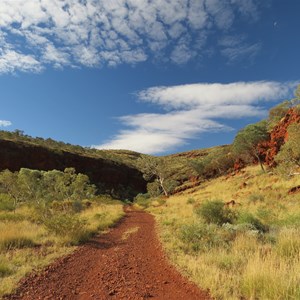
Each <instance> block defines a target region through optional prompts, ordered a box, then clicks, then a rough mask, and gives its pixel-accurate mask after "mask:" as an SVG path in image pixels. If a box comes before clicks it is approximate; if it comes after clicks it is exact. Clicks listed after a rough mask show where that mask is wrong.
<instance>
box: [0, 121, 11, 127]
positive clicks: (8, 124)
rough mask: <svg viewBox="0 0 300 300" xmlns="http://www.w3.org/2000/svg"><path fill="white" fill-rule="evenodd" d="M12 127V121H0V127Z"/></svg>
mask: <svg viewBox="0 0 300 300" xmlns="http://www.w3.org/2000/svg"><path fill="white" fill-rule="evenodd" d="M11 125H12V123H11V122H10V121H5V120H0V127H8V126H11Z"/></svg>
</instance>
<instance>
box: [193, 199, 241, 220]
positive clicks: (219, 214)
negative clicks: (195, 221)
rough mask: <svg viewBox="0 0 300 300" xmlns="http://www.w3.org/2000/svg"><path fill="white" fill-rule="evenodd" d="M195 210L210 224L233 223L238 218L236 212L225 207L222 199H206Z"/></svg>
mask: <svg viewBox="0 0 300 300" xmlns="http://www.w3.org/2000/svg"><path fill="white" fill-rule="evenodd" d="M195 212H196V214H197V215H199V216H200V217H201V218H203V220H204V221H205V222H206V223H209V224H210V223H213V224H217V225H222V224H224V223H233V222H234V220H235V219H236V213H235V212H234V211H233V210H231V209H230V208H228V207H225V206H224V203H223V201H220V200H213V201H206V202H204V203H203V204H202V205H201V206H200V207H198V208H196V209H195Z"/></svg>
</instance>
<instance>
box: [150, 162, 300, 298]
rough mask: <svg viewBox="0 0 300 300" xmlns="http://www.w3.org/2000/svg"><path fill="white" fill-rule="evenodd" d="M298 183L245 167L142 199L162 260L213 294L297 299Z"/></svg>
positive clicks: (299, 249)
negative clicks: (187, 187) (162, 197)
mask: <svg viewBox="0 0 300 300" xmlns="http://www.w3.org/2000/svg"><path fill="white" fill-rule="evenodd" d="M299 185H300V177H297V176H295V177H292V178H291V179H290V180H288V181H287V180H285V179H284V178H282V177H280V176H279V175H276V174H273V175H270V174H268V173H264V172H261V171H259V167H258V166H253V167H247V168H246V169H245V170H244V171H242V172H240V173H239V174H237V175H235V176H232V177H227V176H222V177H219V178H216V179H213V180H210V181H206V182H205V183H202V184H201V186H200V187H199V188H197V189H195V190H194V191H193V192H191V191H185V192H183V193H181V194H178V195H174V196H171V197H170V198H168V199H167V201H166V203H165V204H163V203H161V204H160V205H159V203H158V200H157V199H152V200H149V204H148V206H149V207H150V208H149V210H150V211H151V212H152V213H153V214H154V215H155V217H156V220H157V222H158V224H159V230H160V235H161V239H162V241H163V245H164V246H165V248H166V249H167V251H168V254H169V257H170V259H171V260H172V261H173V262H174V263H175V264H176V265H177V266H178V267H179V268H180V269H181V270H182V271H183V272H184V273H186V274H187V275H189V276H190V277H191V279H192V280H193V281H195V282H196V283H198V284H199V286H200V287H201V288H208V289H209V290H210V292H211V294H212V296H213V297H215V298H216V299H299V298H300V287H299V280H300V273H299V269H300V256H299V255H300V242H299V234H300V229H299V228H300V207H299V201H300V198H299V195H300V194H299V193H298V194H297V193H295V194H291V193H288V191H289V190H290V189H291V188H292V187H295V186H299ZM232 200H233V201H232Z"/></svg>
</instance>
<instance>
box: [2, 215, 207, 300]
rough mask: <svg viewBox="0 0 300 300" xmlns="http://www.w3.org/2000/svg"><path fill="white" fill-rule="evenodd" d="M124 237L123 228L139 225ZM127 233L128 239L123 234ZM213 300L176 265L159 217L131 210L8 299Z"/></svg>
mask: <svg viewBox="0 0 300 300" xmlns="http://www.w3.org/2000/svg"><path fill="white" fill-rule="evenodd" d="M137 227H138V230H137V231H135V232H132V233H131V234H128V236H127V239H124V232H126V231H128V230H130V229H132V228H137ZM122 237H123V238H122ZM147 298H153V299H161V300H167V299H170V300H177V299H178V300H179V299H182V300H194V299H195V300H196V299H197V300H201V299H210V297H209V296H208V293H207V292H204V291H201V290H199V288H198V287H197V286H196V285H195V284H193V283H191V282H189V281H188V280H187V279H185V278H183V277H182V276H181V275H180V274H179V273H178V272H177V271H176V270H175V268H174V267H173V266H171V265H170V264H169V263H168V261H167V259H166V258H165V255H164V253H163V250H162V247H161V245H160V243H159V241H158V238H157V235H156V233H155V222H154V218H153V217H152V216H151V215H149V214H147V213H145V212H142V211H131V210H128V211H127V214H126V216H125V218H124V219H123V220H122V221H121V222H120V224H119V225H118V226H116V227H115V228H114V229H112V230H111V231H110V232H109V233H108V234H106V235H102V236H99V237H97V238H95V239H93V240H92V241H91V242H89V243H88V244H86V245H84V246H81V247H79V249H78V250H77V251H76V252H75V253H73V254H71V255H69V256H67V257H64V258H61V259H59V260H57V261H56V262H55V263H54V264H52V265H50V266H49V267H47V268H46V269H44V271H42V273H39V274H31V275H30V276H28V277H27V278H26V279H24V280H23V282H21V284H20V287H19V288H18V289H17V291H16V293H15V294H13V295H10V296H7V297H6V299H27V300H33V299H34V300H38V299H55V300H58V299H70V300H71V299H72V300H75V299H80V300H85V299H101V300H102V299H126V300H129V299H131V300H135V299H147Z"/></svg>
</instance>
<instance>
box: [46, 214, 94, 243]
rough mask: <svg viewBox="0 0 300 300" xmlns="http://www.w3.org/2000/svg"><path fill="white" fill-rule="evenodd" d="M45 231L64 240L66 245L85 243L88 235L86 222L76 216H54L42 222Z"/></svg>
mask: <svg viewBox="0 0 300 300" xmlns="http://www.w3.org/2000/svg"><path fill="white" fill-rule="evenodd" d="M44 225H45V227H46V228H47V230H48V231H49V232H51V233H54V234H55V235H57V236H60V237H62V238H64V239H65V241H66V243H70V244H78V243H80V242H84V241H86V240H87V239H88V238H89V236H90V233H89V232H88V230H87V228H86V222H85V221H83V220H81V219H79V218H78V217H77V216H76V215H67V214H56V215H52V216H51V217H50V218H48V219H46V220H45V221H44Z"/></svg>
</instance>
